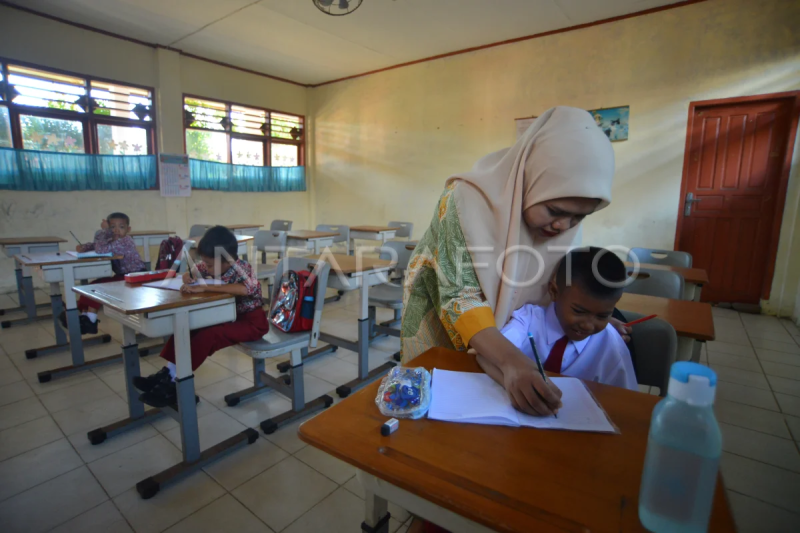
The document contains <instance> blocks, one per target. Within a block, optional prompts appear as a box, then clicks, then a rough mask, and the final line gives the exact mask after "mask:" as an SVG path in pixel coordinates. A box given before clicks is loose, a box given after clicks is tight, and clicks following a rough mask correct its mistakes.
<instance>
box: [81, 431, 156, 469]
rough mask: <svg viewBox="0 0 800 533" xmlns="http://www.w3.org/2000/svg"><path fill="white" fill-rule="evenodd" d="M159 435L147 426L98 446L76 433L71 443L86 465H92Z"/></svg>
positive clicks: (112, 438) (122, 434)
mask: <svg viewBox="0 0 800 533" xmlns="http://www.w3.org/2000/svg"><path fill="white" fill-rule="evenodd" d="M158 434H159V433H158V431H156V430H155V428H154V427H153V426H152V425H150V424H145V425H143V426H140V427H138V428H136V429H133V430H131V431H125V432H124V433H120V434H119V435H116V436H114V437H111V438H109V439H107V440H106V441H105V442H103V443H101V444H97V445H93V444H92V443H91V442H89V439H88V438H87V437H86V434H85V433H75V434H74V435H71V436H70V437H69V441H70V443H71V444H72V447H73V448H75V451H77V452H78V454H79V455H80V456H81V459H83V460H84V462H86V463H91V462H93V461H96V460H98V459H100V458H103V457H106V456H107V455H111V454H112V453H116V452H118V451H120V450H124V449H125V448H128V447H129V446H133V445H134V444H136V443H137V442H142V441H145V440H147V439H150V438H153V437H155V436H156V435H158Z"/></svg>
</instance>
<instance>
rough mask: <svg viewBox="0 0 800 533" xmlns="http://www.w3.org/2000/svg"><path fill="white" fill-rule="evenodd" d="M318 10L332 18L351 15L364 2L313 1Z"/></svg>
mask: <svg viewBox="0 0 800 533" xmlns="http://www.w3.org/2000/svg"><path fill="white" fill-rule="evenodd" d="M311 1H312V2H314V5H315V6H317V9H319V10H320V11H322V12H323V13H325V14H326V15H330V16H332V17H341V16H343V15H349V14H350V13H352V12H353V11H355V10H356V9H358V7H359V6H360V5H361V2H362V1H363V0H311Z"/></svg>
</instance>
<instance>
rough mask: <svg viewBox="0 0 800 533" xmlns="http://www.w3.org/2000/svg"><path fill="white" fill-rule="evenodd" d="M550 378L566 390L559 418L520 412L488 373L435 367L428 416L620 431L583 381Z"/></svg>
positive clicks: (492, 422)
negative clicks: (454, 370) (453, 370)
mask: <svg viewBox="0 0 800 533" xmlns="http://www.w3.org/2000/svg"><path fill="white" fill-rule="evenodd" d="M549 379H552V380H553V383H555V384H556V386H557V387H558V388H559V389H561V392H562V393H563V395H562V397H561V401H562V403H563V404H564V406H563V407H562V408H561V409H560V410H559V411H558V418H555V417H552V416H548V417H538V416H530V415H526V414H525V413H521V412H519V411H517V410H516V409H514V407H512V406H511V400H510V399H509V398H508V393H506V391H505V389H503V387H501V386H500V385H498V384H497V383H495V382H494V380H492V378H490V377H489V376H487V375H486V374H482V373H474V372H452V371H450V370H441V369H439V368H435V369H434V370H433V384H432V396H433V398H432V400H431V407H430V410H429V411H428V418H431V419H433V420H443V421H446V422H462V423H466V424H487V425H496V426H528V427H535V428H541V429H567V430H571V431H596V432H601V433H616V432H617V429H616V428H615V427H614V426H613V424H611V422H610V421H609V420H608V418H607V417H606V413H605V411H603V409H601V408H600V406H599V405H597V402H596V401H595V399H594V397H593V396H592V395H591V394H590V393H589V391H588V390H587V389H586V386H585V385H584V384H583V382H582V381H581V380H579V379H576V378H549Z"/></svg>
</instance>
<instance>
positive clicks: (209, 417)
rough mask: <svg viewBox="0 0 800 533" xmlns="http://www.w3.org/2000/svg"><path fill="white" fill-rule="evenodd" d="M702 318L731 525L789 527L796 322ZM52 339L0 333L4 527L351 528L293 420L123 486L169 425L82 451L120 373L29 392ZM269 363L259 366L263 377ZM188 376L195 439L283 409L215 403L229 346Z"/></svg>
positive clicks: (336, 330) (330, 480)
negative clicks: (142, 488)
mask: <svg viewBox="0 0 800 533" xmlns="http://www.w3.org/2000/svg"><path fill="white" fill-rule="evenodd" d="M12 296H13V295H12ZM44 296H45V298H46V295H44ZM353 296H354V295H353ZM39 297H42V295H39ZM45 298H43V299H45ZM353 304H354V298H352V297H346V298H345V299H344V301H342V302H339V303H336V304H332V305H329V306H326V311H325V313H324V318H323V330H324V331H328V332H330V333H333V334H338V335H342V336H353V334H354V323H355V318H356V314H355V310H354V307H353ZM11 305H14V302H13V297H10V296H0V307H8V306H11ZM714 317H715V325H716V330H717V338H718V339H719V340H718V341H715V342H710V343H708V346H707V348H704V349H703V352H702V361H703V362H704V363H706V364H709V365H710V366H711V367H712V368H714V370H715V371H716V372H717V374H718V376H719V387H718V393H717V401H716V413H717V418H718V420H719V423H720V427H721V428H722V432H723V437H724V444H723V448H724V453H723V459H722V473H723V477H724V480H725V485H726V488H727V492H728V498H729V501H730V504H731V506H732V508H733V512H734V517H735V519H736V522H737V525H738V527H739V530H740V531H758V532H782V531H787V532H788V531H800V504H798V502H800V452H798V441H800V330H798V328H797V327H796V326H794V325H793V324H792V323H790V322H788V321H786V320H778V319H775V318H771V317H764V316H754V315H746V314H740V313H737V312H735V311H731V310H726V309H715V310H714ZM379 318H380V319H382V320H383V319H386V318H388V316H385V315H383V316H380V317H379ZM101 319H102V316H101ZM101 327H102V328H103V329H104V330H105V331H107V332H109V333H110V334H111V335H112V337H113V338H114V342H112V343H111V344H110V345H104V346H99V347H92V348H88V349H87V356H88V358H93V357H101V356H102V355H108V354H110V353H114V351H115V350H116V351H118V350H119V344H118V342H119V340H120V333H121V332H120V330H119V328H118V327H116V326H115V325H114V324H112V323H110V321H108V320H104V321H103V322H102V323H101ZM52 341H53V336H52V331H51V330H50V325H49V324H48V323H39V324H37V325H31V326H25V327H20V328H11V329H9V330H2V331H0V524H2V528H0V529H2V531H3V532H4V533H5V532H8V533H11V532H16V531H20V532H23V531H24V532H26V533H36V532H40V531H57V532H59V533H66V532H72V531H76V532H78V531H79V532H81V533H88V532H94V531H97V532H104V533H105V532H129V531H137V532H159V531H169V532H170V533H178V532H181V533H182V532H192V533H202V532H206V531H207V532H220V531H240V530H241V531H243V532H270V531H272V532H279V531H287V532H289V533H302V532H316V531H322V530H325V531H334V532H339V531H341V532H343V533H344V532H351V531H358V525H359V524H360V522H361V520H362V515H363V501H362V499H363V492H362V490H361V488H360V486H359V484H358V481H357V480H356V479H355V477H354V470H353V468H351V467H350V466H348V465H347V464H345V463H343V462H341V461H339V460H337V459H334V458H332V457H330V456H328V455H326V454H324V453H322V452H320V451H319V450H317V449H315V448H313V447H308V446H306V445H305V444H304V443H303V442H301V441H300V440H299V439H298V438H297V435H296V433H297V427H298V425H299V424H298V423H295V424H293V425H291V426H289V427H286V428H284V429H281V430H280V431H278V432H276V433H275V434H273V435H269V436H264V435H263V433H262V434H261V436H262V438H260V439H259V440H258V441H257V442H256V443H255V444H253V445H252V446H249V447H247V448H245V449H241V450H239V451H236V452H234V453H233V454H231V455H229V456H227V457H225V458H223V459H221V460H219V461H217V462H215V463H213V464H211V465H210V466H208V467H206V468H205V469H204V470H203V471H202V472H198V473H196V474H194V475H192V476H190V477H189V478H186V479H184V480H183V481H181V482H179V483H177V484H176V485H173V486H170V487H167V488H165V489H163V490H162V492H161V493H160V494H159V495H158V496H157V497H156V498H154V499H152V500H147V501H144V500H141V499H140V498H139V496H138V494H137V493H136V490H135V488H134V485H135V483H136V482H137V481H139V480H141V479H143V478H144V477H146V476H148V475H150V474H152V473H154V472H157V471H159V470H161V469H163V468H165V467H166V466H168V465H170V464H172V463H174V462H176V461H178V460H179V459H180V437H179V435H178V430H177V424H176V423H175V422H173V421H172V420H171V419H164V420H160V421H158V422H156V423H154V424H152V425H147V426H144V427H142V428H139V429H137V430H136V431H132V432H129V433H127V434H124V435H122V436H119V437H117V438H114V439H111V440H109V441H108V442H106V443H104V444H102V445H101V446H91V445H90V444H89V442H88V441H87V439H86V437H85V432H86V431H87V430H89V429H92V428H94V427H96V426H98V425H102V424H105V423H108V422H111V421H113V420H115V419H118V418H121V417H123V416H124V414H125V412H126V406H125V399H124V383H123V375H122V368H121V367H120V366H118V365H117V366H112V367H107V368H104V369H102V370H98V371H96V372H92V373H85V374H81V375H77V376H73V377H71V378H68V379H63V380H57V381H55V382H52V383H48V384H43V385H40V384H38V383H37V382H36V372H38V371H40V370H42V369H45V368H51V367H54V366H60V365H62V364H67V359H68V357H67V356H66V355H63V354H62V355H51V356H46V357H42V358H40V359H37V360H31V361H29V360H26V359H25V357H24V353H23V352H24V350H25V349H26V348H30V347H32V346H37V345H39V346H43V345H46V344H49V343H51V342H52ZM397 349H399V342H398V341H397V339H391V338H387V339H381V340H380V341H379V342H376V343H374V344H373V346H372V347H371V352H370V365H371V366H376V365H378V364H381V363H382V362H384V361H386V360H387V359H388V358H390V357H391V353H393V352H394V351H396V350H397ZM356 360H357V358H356V355H355V354H354V353H352V352H348V351H347V350H339V351H338V352H336V353H335V354H331V355H328V356H325V357H324V358H322V359H320V360H318V361H315V362H312V363H311V364H308V365H307V373H306V380H307V381H306V390H307V393H308V395H309V397H311V396H317V395H319V394H322V393H329V394H331V395H332V396H333V397H334V398H335V397H336V396H335V394H333V392H332V391H333V389H334V388H335V387H336V386H338V385H340V384H342V383H344V382H346V381H348V380H350V379H352V377H354V376H355V373H356V367H355V364H356ZM275 364H276V362H274V363H273V364H272V365H270V366H269V367H268V371H270V370H271V371H272V372H273V373H274V372H275V368H274V366H275ZM142 366H143V371H148V372H149V371H155V370H156V369H157V368H159V367H160V363H159V361H158V358H157V356H149V357H147V358H145V359H144V360H143V365H142ZM196 378H197V379H196V382H197V387H198V394H199V395H200V397H201V402H200V404H199V406H198V414H199V416H200V419H199V426H200V432H201V441H202V445H203V446H210V445H213V444H214V443H216V442H219V441H220V440H222V439H225V438H227V437H228V436H230V435H232V434H233V433H236V432H238V431H241V430H242V429H243V428H244V427H246V426H249V427H257V425H258V422H260V421H261V420H263V419H265V418H268V417H270V416H274V415H275V414H278V413H280V412H282V411H284V410H286V409H287V408H288V407H289V402H288V401H287V400H286V399H285V398H283V397H281V396H280V395H278V394H276V393H269V394H266V395H264V396H263V397H261V398H259V399H255V400H252V401H249V402H246V403H244V404H241V405H239V406H237V407H235V408H230V407H227V406H226V405H225V403H224V401H223V399H222V398H223V397H224V396H225V394H227V393H229V392H232V391H235V390H238V389H240V388H243V387H245V386H247V385H248V383H249V382H250V380H252V370H251V363H250V359H249V358H247V357H245V356H243V355H241V354H239V353H238V352H236V351H235V350H231V349H229V350H224V351H222V352H220V353H218V354H216V355H214V356H213V357H212V358H211V359H210V360H209V361H208V362H207V363H206V364H205V365H204V366H203V367H202V369H201V370H198V372H197V374H196ZM392 515H393V516H395V517H398V518H399V520H395V519H393V520H392V526H391V531H393V532H394V531H401V532H404V531H405V530H406V529H407V527H408V522H409V516H408V514H407V513H406V512H405V511H403V510H402V509H398V508H392Z"/></svg>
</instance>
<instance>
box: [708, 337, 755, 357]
mask: <svg viewBox="0 0 800 533" xmlns="http://www.w3.org/2000/svg"><path fill="white" fill-rule="evenodd" d="M706 348H707V349H708V353H709V354H711V353H727V354H730V355H738V356H741V357H747V356H749V357H754V356H755V355H756V353H755V352H754V351H753V349H752V348H751V347H750V344H749V343H748V342H744V343H731V342H722V341H719V340H716V341H708V342H707V343H706Z"/></svg>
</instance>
